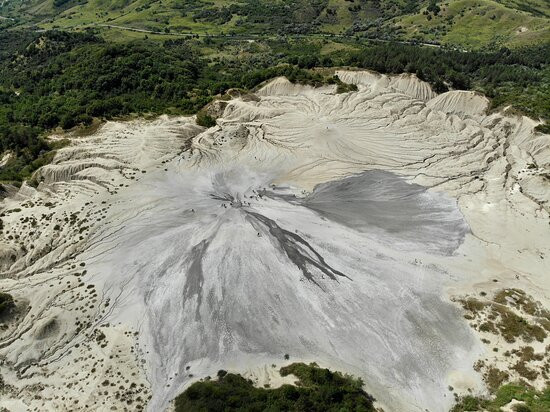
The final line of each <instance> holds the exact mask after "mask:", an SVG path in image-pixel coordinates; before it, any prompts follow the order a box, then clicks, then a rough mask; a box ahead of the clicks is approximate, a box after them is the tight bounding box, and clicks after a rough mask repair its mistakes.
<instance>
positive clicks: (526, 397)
mask: <svg viewBox="0 0 550 412" xmlns="http://www.w3.org/2000/svg"><path fill="white" fill-rule="evenodd" d="M513 399H515V400H517V401H521V402H524V404H523V406H522V408H523V409H519V410H520V411H527V410H528V411H531V412H547V411H550V387H547V388H546V389H545V390H543V391H537V390H536V389H534V388H533V387H531V386H529V385H526V384H524V383H514V384H508V385H503V386H501V387H500V388H498V390H497V391H496V392H495V395H494V396H493V397H492V398H490V399H488V398H482V397H474V396H464V397H462V398H460V399H459V400H458V402H457V404H456V405H455V406H454V407H453V409H451V412H466V411H482V410H483V411H488V412H500V411H501V409H500V408H501V407H503V406H504V405H507V404H508V403H510V402H511V401H512V400H513ZM516 410H518V409H516Z"/></svg>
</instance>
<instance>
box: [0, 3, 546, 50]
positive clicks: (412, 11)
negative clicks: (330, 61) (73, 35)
mask: <svg viewBox="0 0 550 412" xmlns="http://www.w3.org/2000/svg"><path fill="white" fill-rule="evenodd" d="M0 16H5V17H10V18H13V19H14V21H4V23H3V24H4V25H7V24H11V25H24V26H29V25H36V26H38V27H39V28H43V29H51V28H61V29H81V28H84V27H100V28H102V30H108V29H109V28H108V27H106V26H120V27H123V28H126V29H128V28H131V29H139V30H147V31H152V32H159V33H171V34H176V35H177V34H184V33H194V34H202V35H206V34H211V35H222V34H223V35H248V36H250V35H292V34H294V35H319V34H323V35H341V36H359V37H360V38H363V37H366V38H379V39H385V40H390V39H398V40H410V41H413V40H416V41H419V42H433V43H441V44H449V45H454V46H459V47H468V48H478V47H482V46H492V45H495V44H496V45H506V46H519V45H526V44H535V43H540V42H546V41H550V3H549V2H548V1H546V0H497V1H493V0H447V1H438V0H424V1H417V0H393V1H391V0H228V1H224V0H188V1H185V2H182V1H178V0H114V1H110V0H109V1H108V0H88V1H86V0H4V1H3V2H1V1H0ZM0 24H2V23H0Z"/></svg>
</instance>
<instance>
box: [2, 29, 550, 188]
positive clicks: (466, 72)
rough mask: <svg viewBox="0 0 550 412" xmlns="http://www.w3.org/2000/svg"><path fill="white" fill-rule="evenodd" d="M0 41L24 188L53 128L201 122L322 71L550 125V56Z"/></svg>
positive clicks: (221, 43) (18, 176)
mask: <svg viewBox="0 0 550 412" xmlns="http://www.w3.org/2000/svg"><path fill="white" fill-rule="evenodd" d="M0 41H1V43H2V44H6V45H7V47H6V48H5V49H4V48H3V49H2V50H1V51H0V154H1V155H2V157H1V158H3V157H4V155H5V153H6V152H11V153H12V154H15V156H11V160H10V161H9V162H8V163H6V164H3V165H2V166H1V167H0V181H1V180H10V181H21V180H23V179H26V178H28V177H30V175H31V174H32V172H33V171H34V170H36V168H37V167H39V166H40V165H42V164H43V163H44V162H45V161H47V159H48V157H44V156H46V154H47V153H48V151H49V150H51V145H48V144H47V143H46V142H45V141H43V140H42V139H41V138H40V135H41V133H44V132H45V131H47V130H50V129H52V128H55V127H58V126H61V127H63V128H65V129H69V128H72V127H73V126H75V125H78V124H84V125H87V124H90V123H91V121H92V119H93V118H94V117H97V118H112V117H114V116H121V115H128V114H131V113H154V114H161V113H180V114H182V113H194V112H196V111H197V110H199V109H200V108H201V107H203V106H204V105H205V104H207V103H208V102H209V101H210V100H211V99H212V98H213V97H214V96H215V95H217V94H222V93H224V92H225V91H226V90H227V89H229V88H243V89H250V88H253V87H255V86H256V85H258V84H259V83H261V82H263V81H265V80H267V79H269V78H272V77H275V76H279V75H285V76H287V77H288V78H290V79H291V80H293V81H299V82H308V83H312V84H316V85H319V84H322V83H326V82H327V81H328V82H330V81H334V80H333V79H332V78H331V74H330V72H327V74H320V72H318V71H309V70H308V69H312V68H314V67H319V66H324V67H327V68H329V67H334V66H354V67H359V68H367V69H371V70H376V71H378V72H382V73H395V74H399V73H402V72H409V73H415V74H416V75H417V76H418V77H420V78H421V79H424V80H426V81H428V82H430V83H431V84H432V85H433V86H434V87H435V90H436V91H437V92H443V91H446V90H447V89H448V88H449V87H450V88H453V89H476V90H479V91H481V92H483V93H485V94H487V95H488V96H489V97H491V98H492V99H493V100H492V101H493V107H502V106H504V105H514V106H515V107H516V108H519V109H520V110H522V112H524V113H526V114H528V115H530V116H532V117H535V118H544V119H548V118H550V107H549V102H550V99H549V98H548V96H549V94H550V69H549V67H548V65H549V61H548V56H549V55H550V53H549V51H548V48H549V47H550V46H538V47H531V48H525V49H518V50H512V51H511V50H507V49H502V50H498V51H496V52H491V53H488V52H471V53H462V52H459V51H453V50H444V49H436V48H432V47H417V46H411V45H404V44H401V45H399V44H397V45H396V44H391V43H374V44H364V43H362V42H351V43H349V44H345V46H346V47H347V48H346V49H339V48H335V49H334V50H332V49H331V48H330V47H328V46H331V44H332V43H330V42H329V41H328V40H326V39H325V40H313V41H311V40H307V39H299V40H266V41H261V42H260V41H258V42H254V43H248V42H246V41H243V42H234V41H231V40H230V39H215V40H210V41H208V42H206V43H208V44H206V43H205V42H202V41H198V42H197V41H195V40H186V39H178V40H167V41H166V42H164V43H162V44H158V43H156V42H153V41H143V40H142V41H136V42H132V43H128V44H110V43H107V42H105V41H103V40H101V39H100V38H98V37H96V36H94V35H92V34H87V33H81V34H76V33H73V34H70V33H62V32H46V33H29V32H28V31H23V32H20V31H17V32H16V31H9V32H0ZM332 45H333V46H334V45H335V44H332ZM205 47H207V48H208V49H209V50H211V52H210V54H209V55H206V54H205V50H204V49H205ZM222 51H223V53H221V52H222ZM284 64H286V65H284ZM41 157H42V158H43V159H40V158H41Z"/></svg>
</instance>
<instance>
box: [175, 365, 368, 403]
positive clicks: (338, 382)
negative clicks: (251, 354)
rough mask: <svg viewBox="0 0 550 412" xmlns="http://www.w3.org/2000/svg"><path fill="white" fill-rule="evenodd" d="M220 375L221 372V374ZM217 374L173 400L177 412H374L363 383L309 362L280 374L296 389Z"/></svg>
mask: <svg viewBox="0 0 550 412" xmlns="http://www.w3.org/2000/svg"><path fill="white" fill-rule="evenodd" d="M220 372H221V373H220ZM220 372H218V380H217V381H211V380H205V381H202V382H196V383H194V384H193V385H191V386H190V387H189V388H188V389H187V390H186V391H185V392H183V393H182V394H181V395H179V396H178V397H177V398H176V412H187V411H208V412H210V411H212V412H219V411H237V410H238V411H243V412H244V411H308V412H317V411H318V412H325V411H334V412H336V411H362V412H371V411H375V409H374V407H373V402H374V398H373V397H372V396H370V395H369V394H368V393H366V392H365V391H364V390H363V388H362V387H363V382H362V381H361V379H356V378H353V377H351V376H348V375H343V374H341V373H340V372H332V371H330V370H328V369H323V368H319V367H318V366H317V365H316V364H314V363H312V364H310V365H306V364H304V363H293V364H292V365H289V366H286V367H284V368H281V371H280V372H281V375H282V376H286V375H288V374H293V375H295V376H296V377H297V378H298V379H299V381H298V382H297V386H294V385H283V386H281V387H280V388H276V389H268V388H257V387H255V386H254V384H253V382H252V381H251V380H249V379H245V378H243V377H242V376H241V375H237V374H233V373H226V372H225V371H223V370H221V371H220Z"/></svg>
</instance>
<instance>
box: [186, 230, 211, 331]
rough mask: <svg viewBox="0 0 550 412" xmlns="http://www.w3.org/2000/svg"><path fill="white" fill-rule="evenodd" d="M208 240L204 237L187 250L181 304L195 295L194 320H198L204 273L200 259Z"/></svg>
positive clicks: (205, 249) (206, 247)
mask: <svg viewBox="0 0 550 412" xmlns="http://www.w3.org/2000/svg"><path fill="white" fill-rule="evenodd" d="M209 245H210V242H209V241H208V240H206V239H204V240H203V241H202V242H200V243H199V244H197V245H195V246H193V249H191V251H190V252H189V258H190V261H191V264H190V265H189V269H188V270H187V276H186V278H185V285H184V287H183V304H184V306H185V303H186V302H188V301H189V299H190V298H191V297H192V296H193V295H197V304H196V311H195V320H196V321H197V322H198V321H200V307H201V302H202V285H203V283H204V273H203V271H202V259H203V257H204V255H205V254H206V251H207V249H208V246H209Z"/></svg>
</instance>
